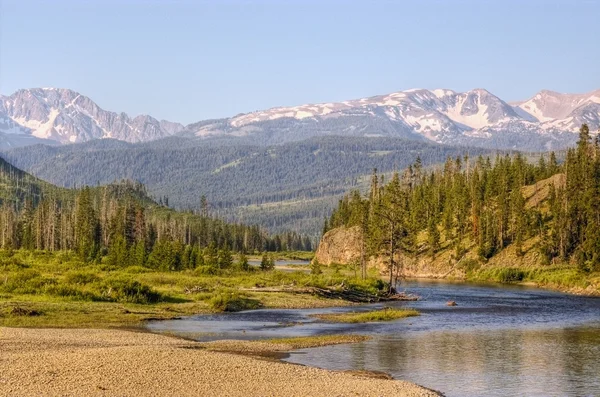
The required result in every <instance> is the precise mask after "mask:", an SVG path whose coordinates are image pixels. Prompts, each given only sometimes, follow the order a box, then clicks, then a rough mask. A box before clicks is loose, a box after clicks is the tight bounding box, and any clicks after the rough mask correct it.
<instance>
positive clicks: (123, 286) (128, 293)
mask: <svg viewBox="0 0 600 397" xmlns="http://www.w3.org/2000/svg"><path fill="white" fill-rule="evenodd" d="M102 297H103V298H105V299H108V300H110V301H113V302H122V303H156V302H158V301H160V300H161V295H160V294H159V293H158V292H156V291H154V290H153V289H152V288H150V287H149V286H147V285H144V284H142V283H140V282H139V281H134V280H126V279H109V280H106V281H105V282H104V285H103V286H102Z"/></svg>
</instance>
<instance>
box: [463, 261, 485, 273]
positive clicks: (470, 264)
mask: <svg viewBox="0 0 600 397" xmlns="http://www.w3.org/2000/svg"><path fill="white" fill-rule="evenodd" d="M460 267H461V269H463V270H464V271H465V273H472V272H474V271H477V270H479V268H480V267H481V263H480V262H479V261H477V260H475V259H465V260H463V261H462V262H461V263H460Z"/></svg>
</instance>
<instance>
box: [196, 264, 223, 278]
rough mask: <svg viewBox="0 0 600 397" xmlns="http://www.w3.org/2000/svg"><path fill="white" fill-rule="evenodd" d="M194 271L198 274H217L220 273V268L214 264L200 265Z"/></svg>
mask: <svg viewBox="0 0 600 397" xmlns="http://www.w3.org/2000/svg"><path fill="white" fill-rule="evenodd" d="M194 273H196V274H198V275H209V276H216V275H217V274H219V269H217V268H216V267H214V266H206V265H205V266H198V267H197V268H196V269H195V270H194Z"/></svg>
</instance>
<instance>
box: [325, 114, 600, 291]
mask: <svg viewBox="0 0 600 397" xmlns="http://www.w3.org/2000/svg"><path fill="white" fill-rule="evenodd" d="M579 136H580V140H579V142H578V146H577V149H570V150H569V151H568V153H567V155H566V160H565V163H564V164H561V165H559V164H557V162H556V159H555V158H554V157H552V156H550V158H541V159H540V160H539V162H538V163H537V165H533V164H531V163H528V162H527V161H525V159H524V158H523V156H521V155H519V154H517V155H516V156H514V157H508V156H498V157H497V158H496V159H495V160H494V161H493V162H492V161H490V160H477V161H476V162H475V163H474V164H473V163H467V164H463V163H462V161H461V160H460V159H456V160H453V159H448V160H447V162H446V164H445V166H444V169H443V170H437V171H433V172H431V173H429V172H423V171H422V169H421V167H420V165H418V164H415V166H414V167H413V168H412V169H411V170H408V171H407V172H404V173H403V175H402V177H400V176H399V175H395V176H394V178H392V180H391V181H390V182H389V183H387V184H385V185H382V184H381V183H380V181H379V180H378V179H376V178H373V180H372V183H371V189H370V192H369V195H368V196H367V197H365V198H363V197H361V195H360V194H356V193H353V194H352V195H349V196H346V197H345V198H344V199H343V200H342V201H341V202H340V204H339V206H338V208H337V209H336V210H335V211H334V212H333V214H332V216H331V218H330V219H329V220H328V223H327V224H326V226H325V227H326V228H327V229H330V230H329V231H328V232H327V233H326V234H325V235H324V237H323V239H322V241H321V244H320V246H319V249H318V251H317V254H316V258H317V260H319V261H322V262H324V263H326V264H329V263H334V262H346V263H347V262H353V261H360V260H361V258H367V259H368V258H371V261H372V263H373V265H378V266H380V267H381V268H382V269H383V270H384V271H386V272H388V274H389V277H390V281H391V279H392V278H393V277H394V276H398V275H403V276H417V277H456V278H469V279H480V280H492V281H500V282H520V281H531V282H536V283H539V284H543V285H549V286H552V287H556V288H561V289H569V290H572V291H575V292H583V293H593V294H600V245H599V244H598V241H600V224H599V223H598V222H599V219H600V207H599V206H598V199H597V197H598V196H597V195H598V191H599V189H600V177H599V175H600V174H599V173H598V170H600V146H599V145H598V143H595V144H592V143H591V137H590V134H589V129H588V128H587V126H585V125H584V126H582V127H581V130H580V135H579ZM566 170H568V172H565V171H566ZM348 241H359V242H361V243H360V244H354V245H353V246H350V247H348V246H347V244H346V242H348ZM363 242H364V243H363ZM363 263H364V262H363Z"/></svg>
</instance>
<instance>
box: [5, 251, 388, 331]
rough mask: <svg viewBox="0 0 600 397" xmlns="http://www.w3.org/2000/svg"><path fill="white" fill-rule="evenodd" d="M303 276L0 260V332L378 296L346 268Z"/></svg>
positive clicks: (38, 256) (42, 257)
mask: <svg viewBox="0 0 600 397" xmlns="http://www.w3.org/2000/svg"><path fill="white" fill-rule="evenodd" d="M323 270H324V271H323V273H322V274H319V275H311V274H307V273H306V272H282V271H277V270H273V271H266V272H263V271H259V270H257V269H250V271H242V270H239V269H236V268H235V266H234V267H232V268H231V269H226V270H223V269H216V268H210V267H200V268H197V269H188V270H183V271H177V272H174V271H173V272H171V271H159V270H156V269H149V268H142V267H126V268H120V267H114V266H108V265H107V264H105V263H97V264H89V263H84V262H82V261H80V260H79V259H78V258H77V257H76V256H75V255H74V254H72V253H68V252H60V253H48V252H32V251H14V252H0V325H3V326H19V327H29V326H34V327H117V326H136V325H139V324H140V323H141V322H142V321H144V320H148V319H166V318H173V317H179V316H185V315H191V314H195V313H208V312H220V311H238V310H247V309H256V308H260V307H285V308H303V307H325V306H335V305H345V304H348V303H347V302H343V301H339V300H328V299H323V298H320V297H317V296H313V295H310V294H303V295H301V294H295V293H293V292H290V293H286V292H276V293H273V292H271V293H266V292H260V291H253V289H255V288H264V287H280V286H283V285H286V286H288V285H291V286H297V287H319V288H326V287H330V286H335V285H339V284H341V283H342V282H344V284H345V285H346V286H349V287H350V288H353V289H356V290H360V291H367V292H371V293H377V292H378V291H380V290H381V289H382V288H384V286H383V285H382V283H381V281H379V280H378V279H376V278H372V279H369V280H366V281H362V280H358V279H356V278H354V276H353V272H352V271H351V270H348V269H345V268H336V269H323Z"/></svg>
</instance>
